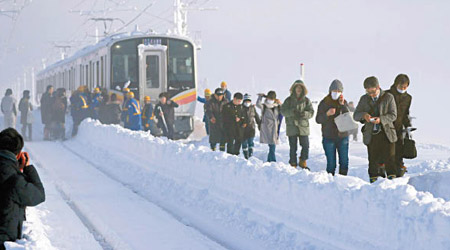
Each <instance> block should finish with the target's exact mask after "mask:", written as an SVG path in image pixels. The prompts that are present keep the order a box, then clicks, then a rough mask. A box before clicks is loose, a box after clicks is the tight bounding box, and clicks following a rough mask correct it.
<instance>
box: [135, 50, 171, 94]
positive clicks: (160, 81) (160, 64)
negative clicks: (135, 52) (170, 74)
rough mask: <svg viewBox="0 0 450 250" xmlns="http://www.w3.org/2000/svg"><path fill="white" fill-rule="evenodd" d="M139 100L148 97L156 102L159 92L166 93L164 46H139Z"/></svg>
mask: <svg viewBox="0 0 450 250" xmlns="http://www.w3.org/2000/svg"><path fill="white" fill-rule="evenodd" d="M138 48H139V100H140V101H141V102H142V101H143V99H144V96H150V98H151V100H152V102H157V100H158V96H159V94H160V93H161V92H165V91H167V56H166V50H167V47H166V46H161V45H159V46H152V45H139V47H138Z"/></svg>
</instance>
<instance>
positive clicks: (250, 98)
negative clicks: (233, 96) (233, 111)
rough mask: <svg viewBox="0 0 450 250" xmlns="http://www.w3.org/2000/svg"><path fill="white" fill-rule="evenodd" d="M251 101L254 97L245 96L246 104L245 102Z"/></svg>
mask: <svg viewBox="0 0 450 250" xmlns="http://www.w3.org/2000/svg"><path fill="white" fill-rule="evenodd" d="M251 100H252V97H251V96H250V95H249V94H247V93H245V95H244V102H245V101H251Z"/></svg>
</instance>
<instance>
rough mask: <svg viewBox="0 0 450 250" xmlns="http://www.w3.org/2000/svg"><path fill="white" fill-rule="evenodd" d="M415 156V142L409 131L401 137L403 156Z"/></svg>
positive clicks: (411, 157) (406, 157)
mask: <svg viewBox="0 0 450 250" xmlns="http://www.w3.org/2000/svg"><path fill="white" fill-rule="evenodd" d="M416 157H417V148H416V142H415V141H414V140H413V139H412V138H411V135H409V133H406V136H405V138H404V139H403V158H405V159H414V158H416Z"/></svg>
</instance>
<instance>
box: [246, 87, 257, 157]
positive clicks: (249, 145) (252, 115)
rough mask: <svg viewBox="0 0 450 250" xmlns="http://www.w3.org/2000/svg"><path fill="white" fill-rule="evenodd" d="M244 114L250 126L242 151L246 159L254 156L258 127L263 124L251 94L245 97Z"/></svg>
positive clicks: (248, 126)
mask: <svg viewBox="0 0 450 250" xmlns="http://www.w3.org/2000/svg"><path fill="white" fill-rule="evenodd" d="M243 106H244V112H245V115H246V117H247V121H248V125H247V126H246V127H245V130H244V140H243V141H242V151H243V152H244V157H245V159H248V158H250V157H252V156H253V147H254V146H255V143H254V140H255V133H256V126H257V125H258V126H259V125H260V124H261V118H260V117H259V115H258V113H257V112H256V109H255V105H252V100H251V97H250V95H249V94H245V95H244V103H243Z"/></svg>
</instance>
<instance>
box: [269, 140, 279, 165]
mask: <svg viewBox="0 0 450 250" xmlns="http://www.w3.org/2000/svg"><path fill="white" fill-rule="evenodd" d="M275 149H276V145H275V144H269V155H268V156H267V161H268V162H276V161H277V158H276V157H275Z"/></svg>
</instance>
